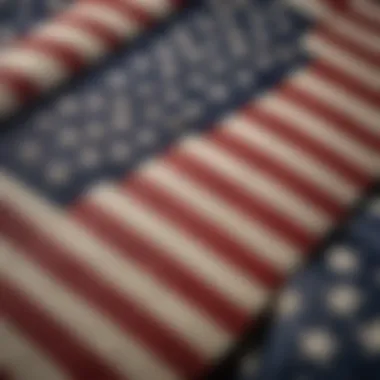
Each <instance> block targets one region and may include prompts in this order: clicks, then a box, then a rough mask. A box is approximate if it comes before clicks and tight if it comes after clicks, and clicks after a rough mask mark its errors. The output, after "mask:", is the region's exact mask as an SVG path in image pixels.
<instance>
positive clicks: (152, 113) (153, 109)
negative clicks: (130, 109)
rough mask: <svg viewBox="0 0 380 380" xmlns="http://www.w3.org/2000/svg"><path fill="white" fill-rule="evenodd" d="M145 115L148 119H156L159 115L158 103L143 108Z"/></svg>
mask: <svg viewBox="0 0 380 380" xmlns="http://www.w3.org/2000/svg"><path fill="white" fill-rule="evenodd" d="M145 116H146V118H147V120H149V121H158V119H159V118H160V116H161V109H160V107H159V106H158V105H156V104H152V105H150V106H148V107H147V109H146V110H145Z"/></svg>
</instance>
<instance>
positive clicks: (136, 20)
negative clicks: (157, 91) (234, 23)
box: [0, 0, 181, 119]
mask: <svg viewBox="0 0 380 380" xmlns="http://www.w3.org/2000/svg"><path fill="white" fill-rule="evenodd" d="M180 3H181V1H180V0H82V1H80V2H78V3H76V4H74V5H73V6H72V7H70V8H69V9H68V10H67V11H65V12H63V13H62V14H60V15H58V16H57V17H56V18H54V19H53V20H52V21H51V22H48V23H44V24H42V25H41V26H39V27H37V28H35V29H34V30H33V31H32V32H31V33H30V34H29V35H28V36H27V37H26V38H25V39H22V40H21V41H19V42H17V43H15V44H13V45H12V46H11V47H9V48H7V49H5V50H4V51H2V52H1V53H0V119H3V118H4V117H6V116H9V115H10V114H11V113H13V112H15V111H16V110H17V109H19V107H20V106H21V105H23V104H24V103H26V102H28V101H31V100H34V99H35V98H36V96H37V95H39V94H44V93H46V92H47V91H48V90H51V89H53V88H55V87H57V86H58V85H60V84H62V83H63V82H64V81H66V80H68V79H69V78H71V77H72V76H73V75H74V74H76V73H77V72H78V71H80V70H81V69H83V68H84V67H86V66H89V65H91V64H94V63H96V62H98V61H99V60H101V59H102V58H104V57H105V56H106V55H107V53H110V52H111V51H113V50H115V48H116V47H117V46H119V45H120V44H122V43H123V42H125V41H129V40H131V39H132V38H133V37H134V36H135V35H136V34H138V33H140V32H141V30H144V29H146V28H147V27H148V26H149V25H151V24H152V23H153V22H154V21H155V20H157V19H161V18H163V17H166V16H167V15H168V13H171V12H172V11H173V10H174V9H175V8H176V7H179V5H180Z"/></svg>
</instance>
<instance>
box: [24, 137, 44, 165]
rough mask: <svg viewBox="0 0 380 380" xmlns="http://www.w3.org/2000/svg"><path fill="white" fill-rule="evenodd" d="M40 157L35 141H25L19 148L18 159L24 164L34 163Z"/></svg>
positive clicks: (38, 147)
mask: <svg viewBox="0 0 380 380" xmlns="http://www.w3.org/2000/svg"><path fill="white" fill-rule="evenodd" d="M40 155H41V148H40V146H39V144H38V143H37V142H36V141H27V142H25V143H24V144H22V145H21V147H20V157H21V159H22V160H23V161H24V162H25V163H30V162H33V161H36V160H37V159H38V158H39V157H40Z"/></svg>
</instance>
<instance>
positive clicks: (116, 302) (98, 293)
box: [0, 205, 203, 374]
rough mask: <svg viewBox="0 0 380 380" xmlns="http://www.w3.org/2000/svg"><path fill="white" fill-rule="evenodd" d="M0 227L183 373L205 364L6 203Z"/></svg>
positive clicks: (44, 264)
mask: <svg viewBox="0 0 380 380" xmlns="http://www.w3.org/2000/svg"><path fill="white" fill-rule="evenodd" d="M0 226H1V228H2V229H3V231H4V233H5V234H6V235H7V236H8V237H9V238H10V239H12V240H13V241H15V242H17V243H18V244H19V245H20V246H22V247H23V251H22V252H23V253H24V254H26V255H27V256H28V257H30V258H31V259H33V260H35V261H36V262H37V263H38V264H39V265H41V266H43V267H44V268H46V269H47V270H49V271H50V272H51V273H52V274H53V275H54V276H55V277H57V278H59V279H60V280H61V281H63V282H64V283H65V284H67V285H68V286H69V287H71V288H73V289H74V291H75V292H76V293H77V294H80V295H81V296H82V297H84V298H85V299H86V301H88V302H90V303H92V304H93V305H94V306H95V307H98V308H99V309H100V310H101V311H102V312H103V313H104V314H105V315H107V316H108V317H110V318H111V319H113V321H114V322H115V323H117V324H118V325H119V326H120V327H121V328H123V329H124V330H125V331H127V332H128V333H129V334H131V335H135V336H136V337H137V339H139V340H141V341H142V342H143V343H144V344H145V345H146V346H147V347H149V348H150V349H152V350H153V351H154V352H155V354H156V355H157V356H159V357H161V358H162V359H163V360H164V361H166V362H167V363H169V364H170V365H171V366H172V367H174V368H176V369H177V370H178V371H179V372H180V373H181V372H182V373H184V374H189V373H193V371H196V370H199V369H200V368H201V367H203V360H202V359H201V358H200V357H199V355H198V354H197V353H195V352H193V351H192V349H191V348H190V347H188V346H187V345H186V343H185V342H184V341H182V340H180V339H179V338H177V337H176V336H175V334H174V333H173V332H172V331H171V330H169V329H168V328H166V327H164V326H163V325H161V323H160V322H159V321H156V320H155V319H154V317H152V316H150V315H149V312H148V311H146V310H144V309H143V308H142V307H140V306H139V305H138V304H136V303H134V302H133V301H132V300H129V299H128V298H127V297H126V296H124V295H122V294H121V293H120V292H118V290H117V289H116V288H114V287H112V286H111V285H108V284H107V283H106V282H105V281H102V279H101V278H100V277H99V276H98V275H97V274H96V273H95V272H94V271H93V270H92V269H91V268H90V267H88V266H85V264H82V263H80V262H79V261H76V260H75V259H73V258H72V256H71V255H70V254H69V253H68V252H67V251H66V250H65V249H64V247H62V246H59V245H56V244H53V243H52V242H51V241H49V239H48V237H47V236H42V235H41V233H40V231H38V230H37V229H36V228H35V227H34V226H32V225H30V224H28V223H27V222H25V221H24V220H23V219H22V218H20V216H18V215H17V214H16V213H14V212H13V211H12V210H10V209H9V207H8V206H6V205H5V206H4V212H3V213H2V214H1V215H0ZM126 275H127V273H126Z"/></svg>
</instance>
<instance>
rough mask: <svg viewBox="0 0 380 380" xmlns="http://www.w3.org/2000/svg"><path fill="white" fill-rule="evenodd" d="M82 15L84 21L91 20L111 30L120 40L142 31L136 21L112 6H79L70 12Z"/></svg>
mask: <svg viewBox="0 0 380 380" xmlns="http://www.w3.org/2000/svg"><path fill="white" fill-rule="evenodd" d="M70 13H71V14H73V15H80V16H81V17H83V18H84V19H90V20H94V21H96V22H98V23H99V24H101V25H104V26H106V27H107V28H108V29H111V30H112V32H113V33H115V34H116V35H117V36H119V37H120V38H122V37H132V36H133V35H135V34H136V32H137V31H138V30H139V29H140V26H141V25H139V24H137V22H136V20H133V19H132V18H131V17H127V16H125V15H124V14H121V13H119V12H117V11H116V10H115V9H113V8H112V6H107V5H106V4H79V5H77V6H76V7H73V9H72V11H71V12H70Z"/></svg>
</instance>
